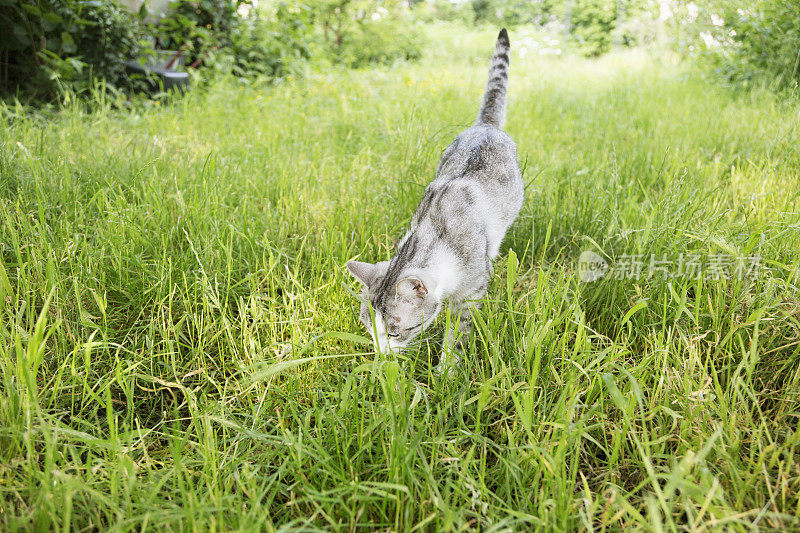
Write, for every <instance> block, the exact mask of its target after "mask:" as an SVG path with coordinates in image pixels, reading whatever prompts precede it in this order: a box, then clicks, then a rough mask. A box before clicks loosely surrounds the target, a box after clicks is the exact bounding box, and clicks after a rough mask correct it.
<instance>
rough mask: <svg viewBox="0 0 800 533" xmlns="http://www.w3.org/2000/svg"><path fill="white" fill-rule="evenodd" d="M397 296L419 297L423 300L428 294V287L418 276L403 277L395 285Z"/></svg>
mask: <svg viewBox="0 0 800 533" xmlns="http://www.w3.org/2000/svg"><path fill="white" fill-rule="evenodd" d="M395 290H396V291H397V297H398V298H419V299H420V300H423V299H424V298H425V297H426V296H427V295H428V289H426V288H425V284H424V283H422V281H421V280H420V279H419V278H404V279H401V280H400V281H398V282H397V285H396V286H395Z"/></svg>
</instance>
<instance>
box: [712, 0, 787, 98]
mask: <svg viewBox="0 0 800 533" xmlns="http://www.w3.org/2000/svg"><path fill="white" fill-rule="evenodd" d="M725 21H726V23H725V28H726V29H727V30H728V31H727V35H728V36H729V37H730V38H731V40H732V42H731V43H730V44H729V45H728V46H727V47H725V49H724V50H721V51H720V52H718V53H717V54H716V59H717V64H718V69H719V72H720V73H721V74H723V75H724V76H725V77H726V78H727V79H729V80H731V81H733V82H736V83H740V84H742V85H744V86H750V85H753V84H761V83H768V84H770V85H772V86H774V87H776V88H789V87H797V84H798V83H800V6H798V5H797V2H796V1H794V0H770V1H766V2H763V3H761V5H760V6H758V7H756V8H753V7H750V8H747V9H741V8H738V9H737V10H736V11H734V10H732V9H729V10H727V12H726V16H725ZM723 42H724V41H723Z"/></svg>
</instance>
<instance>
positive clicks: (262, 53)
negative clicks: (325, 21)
mask: <svg viewBox="0 0 800 533" xmlns="http://www.w3.org/2000/svg"><path fill="white" fill-rule="evenodd" d="M267 15H268V16H266V17H264V16H261V14H256V16H253V17H250V18H246V19H244V20H242V21H241V23H240V24H238V25H237V27H236V29H235V30H234V31H233V32H232V34H231V46H230V48H229V50H228V53H229V55H230V58H231V63H232V70H233V73H234V74H235V75H236V76H239V77H252V76H263V77H269V78H284V77H286V76H289V75H297V74H298V73H299V66H300V65H301V64H302V63H303V62H304V61H305V60H307V59H309V58H310V57H311V43H312V42H313V39H314V26H313V23H312V20H311V18H312V16H311V12H310V10H309V9H308V7H307V6H306V5H304V4H300V3H285V2H283V3H280V4H278V5H277V6H276V8H275V9H274V10H273V11H272V12H270V13H268V14H267Z"/></svg>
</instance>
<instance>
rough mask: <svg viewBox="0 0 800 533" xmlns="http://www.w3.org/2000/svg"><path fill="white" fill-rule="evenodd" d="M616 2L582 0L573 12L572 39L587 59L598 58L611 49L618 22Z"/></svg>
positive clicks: (612, 0)
mask: <svg viewBox="0 0 800 533" xmlns="http://www.w3.org/2000/svg"><path fill="white" fill-rule="evenodd" d="M616 7H617V6H616V2H614V0H582V1H581V2H578V3H576V5H575V7H574V9H573V10H572V19H571V21H572V29H571V34H572V39H573V40H574V41H575V42H576V43H577V45H578V47H579V49H580V50H581V52H582V53H583V54H584V55H585V56H587V57H597V56H599V55H602V54H604V53H606V52H608V51H609V50H610V49H611V43H612V32H613V31H614V27H615V25H616V21H617V13H616Z"/></svg>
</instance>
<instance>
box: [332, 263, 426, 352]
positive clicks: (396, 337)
mask: <svg viewBox="0 0 800 533" xmlns="http://www.w3.org/2000/svg"><path fill="white" fill-rule="evenodd" d="M347 269H348V270H349V271H350V273H351V274H352V275H353V276H354V277H355V278H356V279H357V280H358V281H360V282H361V284H362V286H363V290H362V292H361V298H360V299H361V310H360V312H359V314H358V318H359V320H360V321H361V323H362V324H364V327H366V328H367V331H369V333H370V335H371V336H372V342H373V343H374V345H375V349H376V350H378V351H380V352H381V353H386V352H387V351H389V350H391V351H399V350H400V349H402V348H404V347H406V346H407V345H408V344H409V343H410V342H411V341H412V340H414V338H415V337H416V336H417V335H419V333H420V331H422V330H423V329H424V328H426V327H428V326H429V325H430V324H431V322H433V320H434V319H435V318H436V315H437V314H438V313H439V308H440V305H439V301H438V299H437V298H436V297H435V296H434V293H433V287H431V286H426V285H425V282H424V281H423V280H422V279H421V278H420V277H419V276H418V275H411V274H409V275H397V276H396V275H392V274H389V262H388V261H382V262H380V263H377V264H374V265H373V264H372V263H362V262H360V261H348V262H347ZM370 308H371V311H372V312H370ZM373 316H374V317H375V322H374V323H373V321H372V317H373Z"/></svg>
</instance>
